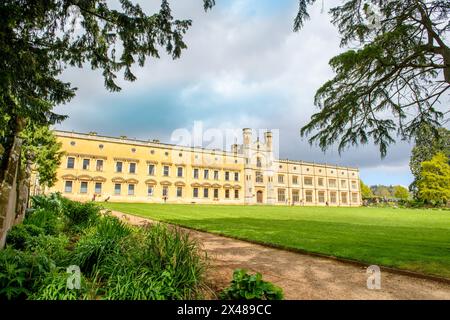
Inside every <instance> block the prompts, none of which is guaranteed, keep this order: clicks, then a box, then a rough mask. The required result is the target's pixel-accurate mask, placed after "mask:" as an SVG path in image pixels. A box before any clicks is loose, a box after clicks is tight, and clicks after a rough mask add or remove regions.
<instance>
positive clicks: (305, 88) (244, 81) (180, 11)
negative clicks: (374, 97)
mask: <svg viewBox="0 0 450 320" xmlns="http://www.w3.org/2000/svg"><path fill="white" fill-rule="evenodd" d="M148 2H149V1H141V3H142V6H143V7H144V8H145V9H146V10H147V13H151V12H154V10H155V8H156V7H151V6H149V5H148V4H146V3H148ZM157 2H158V1H152V3H154V4H155V3H157ZM216 2H217V5H216V7H214V8H213V10H212V11H209V12H207V13H205V12H204V11H203V6H202V0H172V1H170V3H171V6H172V9H173V15H174V16H175V17H177V18H180V19H181V18H189V19H192V20H193V25H192V28H191V29H190V30H189V31H188V33H187V35H186V38H185V41H186V43H187V44H188V49H187V50H186V51H184V52H183V54H182V57H181V59H178V60H176V61H173V60H171V59H170V58H169V57H166V56H164V55H162V57H161V59H159V60H148V62H147V64H146V66H145V67H144V68H142V69H138V68H136V69H135V70H134V71H135V74H136V75H137V77H138V80H137V81H135V82H133V83H126V82H121V83H120V84H121V87H122V91H121V92H120V93H110V92H108V91H106V90H105V89H104V87H103V79H102V77H101V74H100V73H99V72H92V71H91V70H89V69H87V70H67V72H66V73H65V74H64V76H63V78H64V80H68V81H71V82H72V84H73V86H75V87H77V88H78V92H77V97H76V98H75V99H73V100H72V101H71V102H70V103H68V104H66V105H63V106H60V107H58V112H60V113H63V114H67V115H68V116H69V119H68V120H66V121H65V122H64V123H63V124H61V125H59V126H57V128H58V129H63V130H70V131H71V130H74V131H79V132H89V131H96V132H98V133H99V134H104V135H110V136H120V135H126V136H128V137H130V138H138V139H145V140H147V139H160V140H161V141H163V142H174V141H171V136H172V133H173V131H174V130H176V129H178V128H186V129H188V130H190V129H192V127H193V125H194V122H196V121H201V122H202V124H203V127H204V128H205V129H208V128H245V127H250V128H268V129H278V130H279V141H280V144H279V153H280V157H281V158H283V159H286V158H289V159H295V160H305V161H314V162H318V163H332V164H339V165H344V166H357V167H359V168H360V169H361V176H362V178H363V180H364V181H365V182H366V183H368V184H402V185H405V186H406V185H408V184H409V183H410V182H411V180H412V177H411V174H410V172H409V168H408V161H409V154H410V150H411V146H410V145H408V144H406V143H398V144H397V145H394V146H392V148H391V149H390V150H389V154H388V156H387V158H385V159H383V160H382V159H381V158H380V155H379V153H378V149H377V148H376V147H375V146H364V147H358V148H351V149H348V150H347V151H346V152H344V153H343V154H341V155H339V154H338V153H337V152H336V150H330V151H328V152H326V153H323V152H322V151H320V150H319V148H317V147H314V146H310V145H309V144H308V143H307V141H306V139H302V138H301V137H300V134H299V130H300V128H301V127H302V126H303V125H305V124H306V123H307V121H308V119H309V118H310V116H311V115H312V114H313V113H314V112H315V107H314V104H313V97H314V93H315V91H316V90H317V88H319V87H320V85H321V84H322V83H323V82H324V81H326V80H328V79H330V78H331V77H332V76H333V73H332V71H331V69H330V68H329V66H328V61H329V60H330V58H332V57H333V56H334V55H336V54H337V53H339V52H341V51H342V50H344V49H341V48H339V35H338V33H337V31H336V29H335V28H334V27H333V26H332V25H331V24H330V22H329V16H328V15H327V14H326V12H327V9H328V8H329V7H330V6H331V5H332V3H333V2H336V1H325V13H322V12H321V11H322V10H321V3H319V4H317V5H316V6H314V7H313V8H312V9H311V20H310V21H309V22H307V24H306V26H305V28H304V29H303V30H302V31H301V32H299V33H293V32H292V25H293V19H294V16H295V14H296V10H297V1H296V0H278V1H273V0H217V1H216ZM146 6H147V7H146Z"/></svg>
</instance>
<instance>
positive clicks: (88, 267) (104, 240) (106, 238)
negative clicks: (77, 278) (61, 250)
mask: <svg viewBox="0 0 450 320" xmlns="http://www.w3.org/2000/svg"><path fill="white" fill-rule="evenodd" d="M130 233H131V230H130V228H129V227H127V226H126V225H125V224H124V223H123V222H121V221H120V220H119V219H117V218H113V217H104V218H102V219H101V220H100V221H99V222H98V224H97V225H95V226H94V227H92V228H91V229H90V230H88V231H87V232H86V234H85V235H83V236H82V237H81V238H80V240H79V241H78V242H77V245H76V247H75V251H74V258H73V263H74V264H75V265H78V266H80V268H81V271H82V272H83V273H84V274H88V275H92V274H93V272H95V271H96V270H97V268H98V267H99V266H101V265H102V264H103V263H104V262H105V260H106V259H107V257H108V256H110V255H120V254H121V252H120V245H121V242H122V240H123V239H124V238H125V237H126V236H128V235H129V234H130Z"/></svg>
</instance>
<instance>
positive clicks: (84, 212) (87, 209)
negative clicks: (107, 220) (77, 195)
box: [62, 199, 100, 231]
mask: <svg viewBox="0 0 450 320" xmlns="http://www.w3.org/2000/svg"><path fill="white" fill-rule="evenodd" d="M62 213H63V215H64V216H65V217H66V218H67V219H68V227H69V228H72V229H75V231H80V230H82V229H84V228H87V227H89V226H92V225H94V224H95V223H96V222H97V221H98V219H99V218H100V207H99V206H98V205H96V204H95V203H93V202H87V203H80V202H75V201H71V200H68V199H64V201H63V208H62Z"/></svg>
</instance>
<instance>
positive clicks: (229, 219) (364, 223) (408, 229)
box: [105, 203, 450, 278]
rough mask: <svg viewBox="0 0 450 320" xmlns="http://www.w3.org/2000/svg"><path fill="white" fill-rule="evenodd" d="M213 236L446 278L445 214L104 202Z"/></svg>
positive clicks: (449, 252) (449, 230)
mask: <svg viewBox="0 0 450 320" xmlns="http://www.w3.org/2000/svg"><path fill="white" fill-rule="evenodd" d="M105 206H106V207H107V208H110V209H114V210H118V211H122V212H126V213H130V214H134V215H138V216H142V217H149V218H152V219H155V220H161V221H167V222H171V223H175V224H179V225H183V226H187V227H192V228H195V229H200V230H205V231H209V232H212V233H218V234H224V235H229V236H233V237H238V238H241V239H249V240H253V241H258V242H262V243H271V244H275V245H280V246H283V247H289V248H294V249H302V250H306V251H309V252H315V253H321V254H326V255H330V256H335V257H341V258H347V259H352V260H358V261H362V262H365V263H370V264H378V265H384V266H389V267H396V268H400V269H407V270H412V271H417V272H422V273H428V274H435V275H439V276H444V277H447V278H450V212H449V211H435V210H410V209H391V208H331V207H326V208H325V207H321V208H319V207H273V206H264V207H263V206H215V205H214V206H212V205H211V206H210V205H170V204H143V203H139V204H130V203H128V204H125V203H107V204H105Z"/></svg>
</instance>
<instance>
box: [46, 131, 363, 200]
mask: <svg viewBox="0 0 450 320" xmlns="http://www.w3.org/2000/svg"><path fill="white" fill-rule="evenodd" d="M55 135H56V136H57V139H58V141H60V142H61V143H62V149H63V151H64V156H63V158H62V162H61V166H60V168H59V170H58V172H57V178H58V181H57V183H56V184H55V186H54V187H52V188H51V189H50V190H48V191H50V192H56V191H58V192H61V193H62V194H64V195H65V196H66V197H68V198H71V199H73V200H79V201H88V200H94V201H111V202H149V203H164V202H167V203H200V204H202V203H203V204H235V205H237V204H248V205H257V204H269V205H305V206H326V205H329V206H360V205H361V193H360V185H359V170H358V169H355V168H346V167H338V166H330V165H322V164H315V163H307V162H303V161H291V160H279V159H274V155H273V141H272V139H273V138H272V133H271V132H266V133H265V135H264V141H259V139H258V140H256V141H254V140H253V137H252V131H251V129H244V130H243V144H242V145H237V144H235V145H233V146H232V148H231V151H230V152H227V151H222V150H211V149H203V148H197V147H183V146H177V145H169V144H164V143H160V142H159V141H157V140H152V141H140V140H133V139H128V138H126V137H120V138H113V137H105V136H99V135H97V134H95V133H92V134H82V133H74V132H65V131H55Z"/></svg>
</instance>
